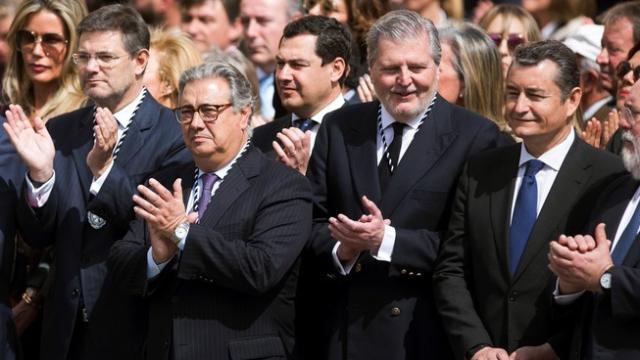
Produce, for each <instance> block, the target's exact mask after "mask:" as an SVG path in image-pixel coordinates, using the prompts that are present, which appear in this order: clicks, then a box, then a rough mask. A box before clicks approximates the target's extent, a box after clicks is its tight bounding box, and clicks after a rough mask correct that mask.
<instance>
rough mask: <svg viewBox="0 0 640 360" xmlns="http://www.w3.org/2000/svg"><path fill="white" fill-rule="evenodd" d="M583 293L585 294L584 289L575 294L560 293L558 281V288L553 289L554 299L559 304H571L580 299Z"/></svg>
mask: <svg viewBox="0 0 640 360" xmlns="http://www.w3.org/2000/svg"><path fill="white" fill-rule="evenodd" d="M582 294H584V290H583V291H580V292H577V293H573V294H565V295H560V289H559V287H558V282H557V281H556V288H555V289H554V290H553V300H554V301H555V302H556V304H558V305H569V304H571V303H573V302H575V301H576V300H578V298H580V296H582Z"/></svg>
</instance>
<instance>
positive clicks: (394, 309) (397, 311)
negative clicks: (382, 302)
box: [391, 306, 400, 316]
mask: <svg viewBox="0 0 640 360" xmlns="http://www.w3.org/2000/svg"><path fill="white" fill-rule="evenodd" d="M398 315H400V308H399V307H397V306H394V307H392V308H391V316H398Z"/></svg>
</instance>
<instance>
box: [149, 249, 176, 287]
mask: <svg viewBox="0 0 640 360" xmlns="http://www.w3.org/2000/svg"><path fill="white" fill-rule="evenodd" d="M169 261H171V258H169V260H167V261H165V262H163V263H160V264H156V261H155V260H153V253H152V251H151V247H149V251H147V279H153V278H154V277H156V276H158V275H159V274H160V272H162V269H164V267H165V266H167V264H168V263H169Z"/></svg>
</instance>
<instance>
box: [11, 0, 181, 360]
mask: <svg viewBox="0 0 640 360" xmlns="http://www.w3.org/2000/svg"><path fill="white" fill-rule="evenodd" d="M79 32H80V38H79V46H78V51H77V53H75V54H74V55H73V59H74V62H75V64H76V66H77V67H78V71H79V75H80V78H81V84H82V86H83V90H84V92H85V94H86V95H87V96H88V97H90V98H91V99H92V100H93V102H94V103H95V106H90V107H86V108H83V109H80V110H77V111H75V112H72V113H69V114H66V115H63V116H60V117H58V118H54V119H52V120H50V121H49V123H48V124H47V128H45V127H44V126H43V125H42V122H41V121H40V120H39V119H36V120H35V121H34V125H33V126H32V125H31V122H30V121H29V119H27V118H26V116H25V115H24V113H23V112H22V110H21V109H20V108H19V107H18V106H13V105H12V106H11V107H10V111H8V112H7V116H8V118H7V120H8V122H7V123H6V124H5V129H6V130H7V132H8V134H9V135H10V138H11V140H12V142H13V144H14V146H15V147H16V150H17V152H18V153H19V155H20V156H21V158H22V159H23V161H24V163H25V164H26V166H27V169H28V177H27V180H28V181H26V183H27V184H26V186H25V191H24V194H25V197H26V199H25V200H24V201H21V202H20V203H19V210H20V212H19V214H18V215H19V218H20V219H22V220H21V221H24V222H25V223H27V224H31V225H29V227H40V228H41V229H42V232H43V234H44V235H45V236H43V237H32V236H25V240H26V241H27V242H29V243H30V244H31V245H34V246H47V245H51V244H55V263H54V268H55V277H54V281H53V286H52V288H51V290H50V292H49V294H48V297H47V300H46V304H45V309H44V320H43V328H42V333H43V336H42V346H41V353H42V357H43V358H46V359H86V358H91V359H100V358H106V359H115V358H118V359H128V358H132V359H133V358H139V357H140V356H141V353H142V340H143V337H144V328H145V322H146V321H145V316H143V314H144V313H145V311H144V310H141V309H144V308H142V307H141V305H142V303H141V302H140V301H138V300H137V299H134V298H133V297H131V296H129V295H127V294H125V293H122V292H119V291H118V290H117V289H116V288H115V287H114V286H113V283H112V281H111V279H110V277H109V276H108V274H107V269H106V259H107V256H108V252H109V248H110V247H111V245H112V244H113V243H114V242H115V241H116V240H117V239H120V238H122V236H123V235H124V234H125V232H126V231H127V229H128V223H129V221H131V220H132V219H133V218H134V213H133V209H132V208H133V204H132V199H131V196H132V195H133V193H134V192H135V186H136V185H137V184H139V183H142V182H143V181H144V180H145V178H147V177H148V176H149V175H150V174H151V173H153V172H155V171H158V170H159V169H161V168H163V167H165V166H168V165H170V164H174V163H186V162H187V161H188V157H189V155H188V152H186V151H185V149H184V143H183V142H182V139H181V137H180V132H179V126H178V124H177V122H176V120H175V116H174V114H173V113H172V112H171V111H170V110H169V109H167V108H164V107H162V106H160V105H159V104H158V103H157V102H156V101H155V100H154V99H153V98H152V97H151V96H150V95H148V94H147V92H146V90H145V89H144V88H143V86H142V75H143V73H144V70H145V67H146V65H147V60H148V57H149V52H148V47H149V32H148V29H147V26H146V24H145V23H144V21H143V20H142V18H141V17H140V15H139V14H138V13H136V12H135V10H133V9H131V8H129V7H125V6H122V5H114V6H108V7H103V8H101V9H99V10H97V11H95V12H93V13H91V14H90V15H89V16H88V17H87V18H85V19H84V20H83V21H82V22H81V24H80V25H79ZM54 145H55V149H54ZM27 202H28V204H27Z"/></svg>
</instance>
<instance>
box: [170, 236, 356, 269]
mask: <svg viewBox="0 0 640 360" xmlns="http://www.w3.org/2000/svg"><path fill="white" fill-rule="evenodd" d="M178 246H180V245H178ZM339 246H340V242H339V241H336V244H335V245H333V250H331V256H332V257H333V263H334V264H335V265H336V268H338V272H340V274H341V275H349V273H350V272H351V269H352V268H353V265H355V264H356V261H357V260H358V257H357V256H355V257H354V258H353V259H351V260H349V261H348V262H347V263H346V264H344V265H343V264H342V261H340V259H339V258H338V247H339Z"/></svg>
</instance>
